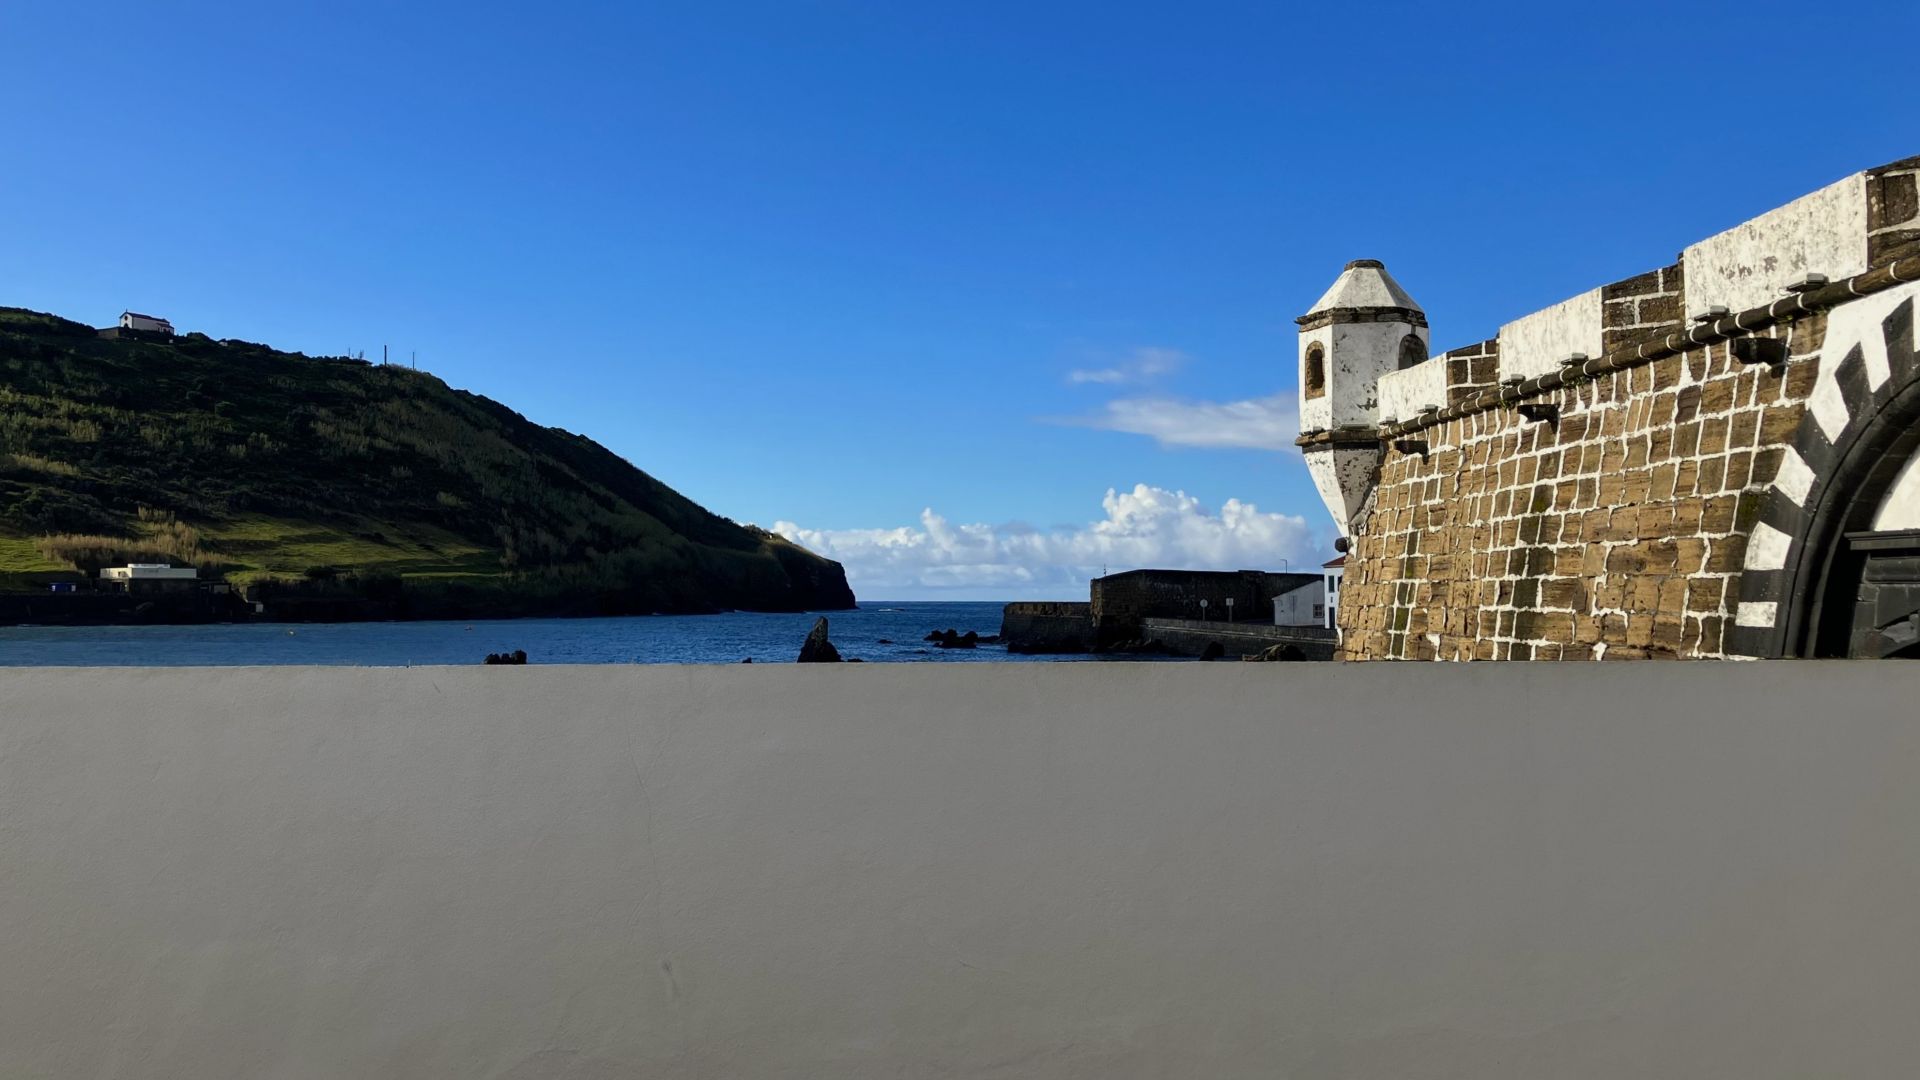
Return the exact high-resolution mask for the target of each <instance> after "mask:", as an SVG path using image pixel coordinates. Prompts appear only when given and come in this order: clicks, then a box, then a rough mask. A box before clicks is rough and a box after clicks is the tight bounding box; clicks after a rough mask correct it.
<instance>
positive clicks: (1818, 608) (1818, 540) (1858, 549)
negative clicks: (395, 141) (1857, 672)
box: [1781, 354, 1920, 657]
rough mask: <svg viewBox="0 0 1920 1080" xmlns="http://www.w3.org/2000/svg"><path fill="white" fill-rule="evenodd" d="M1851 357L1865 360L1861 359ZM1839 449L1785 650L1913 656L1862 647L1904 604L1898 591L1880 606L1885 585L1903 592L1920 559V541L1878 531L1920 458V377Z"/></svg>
mask: <svg viewBox="0 0 1920 1080" xmlns="http://www.w3.org/2000/svg"><path fill="white" fill-rule="evenodd" d="M1848 359H1849V360H1852V361H1854V362H1856V363H1857V362H1858V360H1857V354H1856V356H1850V357H1849V358H1848ZM1888 389H1889V390H1891V389H1892V388H1891V387H1889V388H1888ZM1809 421H1811V417H1809ZM1834 450H1835V455H1834V460H1833V464H1832V467H1831V470H1830V471H1829V472H1828V474H1827V475H1826V476H1825V477H1824V478H1823V482H1822V483H1821V485H1820V493H1819V495H1818V496H1817V498H1816V499H1815V500H1814V505H1812V506H1809V507H1808V508H1807V510H1808V526H1807V531H1806V536H1805V538H1804V542H1803V543H1802V544H1801V545H1800V558H1799V562H1798V564H1797V566H1795V567H1793V568H1792V569H1793V571H1794V574H1793V582H1794V584H1793V586H1792V591H1791V593H1790V594H1789V595H1788V596H1787V597H1786V601H1787V611H1786V619H1785V621H1784V626H1783V631H1784V635H1783V640H1782V642H1781V644H1782V646H1783V647H1782V649H1781V652H1782V654H1783V655H1786V656H1803V657H1839V656H1849V655H1869V654H1871V655H1882V656H1912V655H1914V650H1912V649H1911V648H1898V649H1894V650H1893V651H1890V652H1888V651H1874V650H1870V651H1868V652H1863V651H1862V648H1863V644H1864V640H1863V632H1864V630H1865V629H1866V628H1867V626H1868V625H1870V624H1871V623H1872V622H1874V621H1875V620H1876V619H1880V620H1884V619H1885V617H1886V607H1887V604H1888V603H1893V604H1895V605H1897V604H1898V593H1897V592H1891V591H1890V592H1889V593H1888V594H1887V595H1886V596H1884V597H1880V598H1879V602H1878V603H1876V602H1875V598H1874V596H1873V595H1870V594H1877V593H1879V592H1880V591H1881V588H1882V586H1883V585H1885V586H1888V587H1889V588H1890V589H1892V588H1897V587H1898V584H1899V582H1898V574H1899V572H1900V570H1901V569H1903V564H1904V563H1905V561H1906V560H1909V559H1920V535H1916V534H1915V533H1914V532H1913V531H1912V530H1907V531H1905V532H1879V533H1876V532H1874V531H1873V529H1872V526H1873V518H1874V514H1875V512H1876V511H1877V510H1878V509H1879V508H1880V504H1881V501H1882V500H1883V499H1884V498H1885V497H1886V495H1887V493H1888V492H1889V491H1890V490H1892V488H1893V485H1894V481H1895V480H1896V479H1897V478H1898V476H1899V473H1900V470H1901V468H1902V467H1904V466H1905V465H1906V463H1907V461H1908V460H1909V459H1910V458H1912V457H1913V456H1914V455H1915V454H1916V453H1920V374H1916V375H1915V376H1914V377H1911V378H1909V380H1908V381H1907V383H1906V385H1905V386H1902V387H1900V388H1899V389H1898V390H1897V391H1894V392H1892V393H1891V394H1890V395H1889V396H1887V397H1885V398H1883V399H1882V400H1881V401H1880V403H1879V406H1878V408H1876V409H1875V410H1874V412H1873V414H1872V415H1871V416H1870V417H1868V418H1866V419H1865V420H1863V421H1861V422H1860V425H1859V428H1858V431H1857V433H1854V434H1852V437H1851V438H1847V439H1845V440H1844V445H1842V446H1837V447H1835V448H1834ZM1890 574H1891V575H1892V576H1889V575H1890ZM1875 578H1878V579H1881V580H1879V581H1876V580H1873V579H1875ZM1876 607H1878V608H1880V609H1881V610H1877V611H1876V610H1875V608H1876Z"/></svg>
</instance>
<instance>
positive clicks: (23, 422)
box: [0, 308, 853, 615]
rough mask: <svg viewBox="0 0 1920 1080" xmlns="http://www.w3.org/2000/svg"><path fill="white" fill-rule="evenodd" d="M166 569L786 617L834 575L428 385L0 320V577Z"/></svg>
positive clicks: (440, 602) (6, 311) (413, 377)
mask: <svg viewBox="0 0 1920 1080" xmlns="http://www.w3.org/2000/svg"><path fill="white" fill-rule="evenodd" d="M141 557H150V558H164V559H166V560H169V561H172V562H174V563H176V564H181V563H185V562H193V563H197V564H199V565H202V566H206V567H208V568H217V569H218V570H219V571H220V572H223V573H224V574H225V575H226V576H227V577H228V578H229V579H231V580H233V581H235V582H238V583H247V582H252V581H258V580H261V579H274V580H276V581H285V582H298V583H301V584H300V585H299V587H300V588H303V589H307V590H310V591H311V590H321V591H325V590H335V591H341V590H346V591H351V590H353V589H355V588H359V589H362V590H364V589H366V588H369V587H375V586H377V591H380V592H382V593H383V594H386V595H391V594H392V593H393V591H394V588H395V586H394V582H395V579H398V581H399V582H400V584H401V586H403V588H404V592H405V594H406V595H407V596H408V597H409V599H410V600H411V601H412V605H411V610H413V611H415V612H416V613H423V614H424V613H441V612H445V613H453V614H462V615H473V614H524V613H532V612H567V613H587V612H644V611H701V610H712V609H717V608H746V609H755V610H798V609H806V608H834V607H847V606H851V604H852V603H853V596H852V593H851V592H849V591H848V589H847V586H846V579H845V577H844V575H843V574H842V573H841V569H840V566H839V564H837V563H833V562H829V561H827V560H825V559H821V558H819V557H817V556H815V555H813V554H811V553H809V552H807V551H804V550H802V549H800V548H798V547H795V546H794V545H792V544H789V543H787V542H786V541H784V540H781V539H780V538H778V537H775V536H772V535H770V534H767V533H765V532H762V531H760V530H757V529H751V528H747V527H743V526H740V525H738V524H735V523H734V522H732V521H728V520H727V519H725V518H722V517H719V516H716V515H714V514H710V513H708V512H707V511H705V510H703V509H701V508H700V507H699V506H697V505H695V504H694V503H693V502H691V501H689V500H688V499H686V498H685V497H683V496H681V495H680V494H679V493H677V492H675V491H673V490H672V489H670V488H668V487H667V486H666V485H664V484H662V483H660V482H659V481H658V480H655V479H654V478H653V477H651V476H648V475H647V474H646V473H644V472H642V471H640V470H639V469H636V468H634V467H633V466H632V465H629V464H628V463H627V462H625V461H623V460H621V459H620V458H618V457H616V456H615V455H614V454H613V453H611V452H609V451H608V450H606V449H605V448H604V447H602V446H600V445H599V444H597V443H595V442H593V441H592V440H590V439H587V438H585V437H583V436H579V435H573V434H569V433H568V432H565V431H561V430H559V429H557V428H546V427H540V426H538V425H536V424H532V423H529V422H528V421H527V420H526V419H525V418H524V417H522V416H520V415H519V414H518V413H515V412H513V411H512V410H510V409H508V408H506V407H505V406H502V405H499V404H497V403H495V402H493V401H489V400H487V399H486V398H483V397H479V396H476V395H474V394H470V393H467V392H465V391H460V390H454V389H451V388H450V387H448V386H447V385H446V384H445V383H443V382H441V381H440V380H439V379H437V378H434V377H433V376H432V375H428V374H425V373H423V372H416V371H412V370H409V369H405V368H399V367H381V366H375V365H369V364H366V363H364V362H361V361H355V360H347V359H330V358H311V357H306V356H302V355H299V354H289V353H282V352H277V351H275V350H273V349H270V348H267V347H266V346H264V345H255V344H251V343H249V342H242V341H214V340H212V339H209V338H207V337H205V336H204V335H200V334H189V335H186V336H184V337H179V338H174V339H171V340H168V341H148V340H138V341H135V340H106V339H102V338H100V337H99V336H98V335H97V334H96V333H95V331H94V330H93V329H92V328H90V327H87V326H83V325H81V324H79V323H74V322H69V321H67V320H65V319H61V318H58V317H56V316H52V315H44V314H39V313H35V312H29V311H23V310H19V309H14V308H0V583H11V584H14V585H21V584H26V583H31V582H34V581H40V580H45V579H47V578H49V577H58V576H63V575H64V576H74V575H75V574H77V573H82V572H89V571H91V570H93V569H95V568H97V566H99V565H102V564H104V563H107V562H113V561H124V560H126V559H128V558H141Z"/></svg>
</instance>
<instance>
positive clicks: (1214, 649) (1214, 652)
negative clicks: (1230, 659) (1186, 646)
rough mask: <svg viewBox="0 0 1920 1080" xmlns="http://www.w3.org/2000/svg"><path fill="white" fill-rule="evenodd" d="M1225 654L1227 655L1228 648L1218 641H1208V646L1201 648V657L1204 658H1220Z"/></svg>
mask: <svg viewBox="0 0 1920 1080" xmlns="http://www.w3.org/2000/svg"><path fill="white" fill-rule="evenodd" d="M1225 655H1227V650H1226V649H1225V648H1224V647H1223V646H1221V644H1220V643H1219V642H1217V641H1209V642H1207V647H1206V648H1204V649H1201V650H1200V659H1202V660H1218V659H1220V658H1221V657H1223V656H1225Z"/></svg>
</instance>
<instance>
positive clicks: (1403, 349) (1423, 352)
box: [1400, 334, 1427, 371]
mask: <svg viewBox="0 0 1920 1080" xmlns="http://www.w3.org/2000/svg"><path fill="white" fill-rule="evenodd" d="M1426 359H1427V343H1426V342H1424V341H1421V340H1420V335H1419V334H1408V335H1407V336H1406V337H1403V338H1401V339H1400V370H1402V371H1405V370H1406V369H1408V368H1410V367H1412V366H1413V365H1415V364H1419V363H1423V362H1425V361H1426Z"/></svg>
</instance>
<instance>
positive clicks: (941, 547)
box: [773, 484, 1320, 600]
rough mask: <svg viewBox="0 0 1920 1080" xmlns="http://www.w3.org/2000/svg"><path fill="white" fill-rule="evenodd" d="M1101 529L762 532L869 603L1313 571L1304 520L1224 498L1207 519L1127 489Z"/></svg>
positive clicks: (1188, 507)
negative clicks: (1160, 578)
mask: <svg viewBox="0 0 1920 1080" xmlns="http://www.w3.org/2000/svg"><path fill="white" fill-rule="evenodd" d="M1101 505H1102V507H1103V508H1104V509H1105V511H1106V517H1105V518H1104V519H1103V520H1100V521H1095V522H1091V523H1089V524H1087V525H1084V526H1080V527H1074V528H1061V529H1051V530H1044V529H1035V528H1033V527H1032V526H1030V525H1026V524H1021V523H1015V524H1010V525H955V524H953V523H951V522H949V521H948V520H947V519H946V518H944V517H942V516H940V515H939V514H937V513H935V512H934V511H933V510H932V509H927V510H923V511H921V514H920V523H919V525H918V526H917V527H916V526H911V525H903V526H900V527H899V528H893V529H807V528H802V527H801V526H800V525H798V524H795V523H794V522H791V521H781V522H776V523H775V524H774V527H773V531H774V532H777V533H779V534H780V535H782V536H785V537H786V538H788V539H789V540H792V541H794V542H796V543H799V544H802V545H804V546H806V547H808V548H810V549H812V550H813V551H816V552H819V553H820V554H822V555H825V556H827V557H828V558H831V559H837V560H839V561H840V562H841V563H843V564H844V565H845V566H846V568H847V577H848V579H849V580H850V581H851V583H852V585H853V589H854V592H855V593H856V594H858V595H860V596H865V597H871V598H875V599H883V600H884V599H911V598H914V597H925V596H932V595H947V596H952V595H956V594H958V593H967V594H971V595H974V596H979V597H982V598H994V599H1001V598H1005V599H1018V598H1021V597H1056V598H1063V599H1083V598H1084V597H1085V595H1086V582H1087V580H1088V579H1089V578H1092V577H1096V576H1098V575H1099V574H1100V572H1101V569H1102V567H1105V568H1107V569H1109V570H1111V571H1113V572H1116V573H1117V572H1119V571H1122V570H1132V569H1136V568H1140V567H1162V568H1169V569H1198V570H1242V569H1273V570H1277V569H1280V568H1281V566H1282V564H1283V560H1285V561H1288V562H1290V563H1291V565H1292V566H1294V567H1300V566H1306V565H1316V566H1317V565H1318V564H1319V561H1320V560H1319V557H1318V555H1319V552H1318V548H1317V546H1316V542H1317V539H1318V538H1317V537H1316V535H1315V530H1314V529H1312V528H1310V527H1309V526H1308V525H1307V522H1306V519H1305V518H1303V517H1298V516H1295V515H1290V514H1271V513H1263V512H1262V511H1261V510H1260V509H1259V508H1258V507H1256V506H1254V505H1253V504H1252V503H1246V502H1241V501H1240V500H1238V499H1228V500H1227V501H1226V503H1225V504H1224V505H1222V506H1221V507H1220V509H1219V510H1218V512H1215V511H1212V510H1210V509H1208V508H1207V507H1205V506H1202V505H1201V503H1200V500H1198V499H1196V498H1194V497H1192V496H1191V495H1188V494H1187V493H1186V492H1184V491H1168V490H1167V489H1165V488H1157V487H1149V486H1147V485H1146V484H1138V485H1135V487H1134V488H1133V490H1132V491H1117V490H1113V489H1109V490H1108V491H1107V494H1106V498H1104V499H1103V500H1101Z"/></svg>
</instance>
